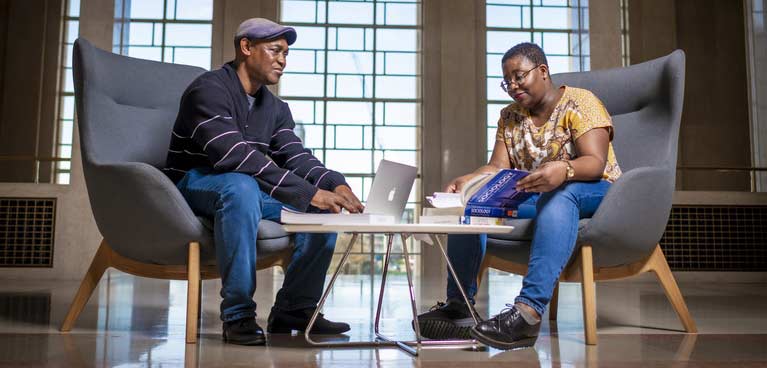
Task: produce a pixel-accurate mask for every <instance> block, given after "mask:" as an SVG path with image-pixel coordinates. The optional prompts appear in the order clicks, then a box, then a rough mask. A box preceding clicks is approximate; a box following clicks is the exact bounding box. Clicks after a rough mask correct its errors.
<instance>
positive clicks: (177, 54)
mask: <svg viewBox="0 0 767 368" xmlns="http://www.w3.org/2000/svg"><path fill="white" fill-rule="evenodd" d="M129 14H130V21H129V23H128V35H127V41H128V44H127V45H122V47H120V50H121V52H122V53H124V54H127V55H128V56H132V57H136V58H141V59H149V60H155V61H162V62H166V63H175V64H187V65H195V66H199V67H201V68H205V69H210V53H211V50H210V47H211V39H212V22H213V0H131V1H130V11H129ZM120 39H121V40H125V39H126V37H121V38H120Z"/></svg>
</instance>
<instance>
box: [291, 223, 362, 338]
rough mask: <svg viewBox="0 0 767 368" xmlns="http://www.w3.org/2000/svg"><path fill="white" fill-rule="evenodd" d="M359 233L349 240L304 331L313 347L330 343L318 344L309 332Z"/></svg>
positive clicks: (305, 336)
mask: <svg viewBox="0 0 767 368" xmlns="http://www.w3.org/2000/svg"><path fill="white" fill-rule="evenodd" d="M357 235H358V234H357V233H354V234H352V239H351V240H349V244H348V245H347V246H346V251H344V255H343V257H341V261H340V262H339V263H338V267H336V272H334V273H333V276H332V277H331V278H330V283H328V287H327V288H325V291H324V292H323V293H322V298H320V302H319V303H318V304H317V309H315V310H314V314H312V318H311V319H310V320H309V325H308V326H306V330H305V331H304V338H306V342H308V343H309V344H312V345H319V346H323V345H326V344H328V343H318V342H316V341H314V340H312V338H311V337H310V334H309V331H311V330H312V327H314V322H316V321H317V316H319V315H320V311H321V310H322V306H324V305H325V300H327V298H328V295H329V294H330V291H331V290H333V284H335V282H336V279H337V278H338V274H340V273H341V270H342V269H343V267H344V265H345V264H346V259H347V258H349V253H351V251H352V246H354V242H355V241H356V240H357Z"/></svg>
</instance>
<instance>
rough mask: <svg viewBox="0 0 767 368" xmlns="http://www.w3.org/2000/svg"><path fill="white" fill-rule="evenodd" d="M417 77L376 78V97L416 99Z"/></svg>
mask: <svg viewBox="0 0 767 368" xmlns="http://www.w3.org/2000/svg"><path fill="white" fill-rule="evenodd" d="M418 82H419V78H418V77H388V76H383V77H376V91H375V93H376V97H380V98H417V97H418V95H417V92H418V91H417V87H418Z"/></svg>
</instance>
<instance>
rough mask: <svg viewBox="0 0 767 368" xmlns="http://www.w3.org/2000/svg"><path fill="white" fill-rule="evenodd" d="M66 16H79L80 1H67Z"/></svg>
mask: <svg viewBox="0 0 767 368" xmlns="http://www.w3.org/2000/svg"><path fill="white" fill-rule="evenodd" d="M67 16H70V17H79V16H80V0H69V4H68V6H67Z"/></svg>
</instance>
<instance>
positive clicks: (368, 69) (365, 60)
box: [328, 51, 373, 74]
mask: <svg viewBox="0 0 767 368" xmlns="http://www.w3.org/2000/svg"><path fill="white" fill-rule="evenodd" d="M328 72H329V73H354V74H373V53H372V52H345V51H329V52H328Z"/></svg>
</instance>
